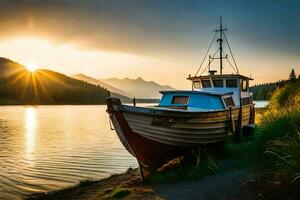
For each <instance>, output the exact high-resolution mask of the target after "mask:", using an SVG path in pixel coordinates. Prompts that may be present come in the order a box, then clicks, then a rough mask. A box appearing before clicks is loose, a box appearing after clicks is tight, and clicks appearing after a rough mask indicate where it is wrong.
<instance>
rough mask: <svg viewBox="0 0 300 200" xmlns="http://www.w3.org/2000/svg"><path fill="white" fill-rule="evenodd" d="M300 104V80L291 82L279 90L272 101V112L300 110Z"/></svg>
mask: <svg viewBox="0 0 300 200" xmlns="http://www.w3.org/2000/svg"><path fill="white" fill-rule="evenodd" d="M299 104H300V79H297V80H294V81H290V83H289V84H286V85H285V86H284V87H282V88H279V89H277V90H276V91H275V92H274V94H273V95H272V98H271V100H270V104H269V105H270V108H271V112H274V111H275V110H282V108H284V109H289V108H292V109H293V108H295V109H299Z"/></svg>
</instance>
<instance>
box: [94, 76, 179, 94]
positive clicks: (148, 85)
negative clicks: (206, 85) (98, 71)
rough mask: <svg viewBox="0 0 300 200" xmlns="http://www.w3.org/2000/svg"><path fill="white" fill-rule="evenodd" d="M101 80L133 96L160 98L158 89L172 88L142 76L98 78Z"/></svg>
mask: <svg viewBox="0 0 300 200" xmlns="http://www.w3.org/2000/svg"><path fill="white" fill-rule="evenodd" d="M99 80H100V81H101V82H103V83H106V84H108V85H111V86H113V87H115V88H118V89H121V90H126V92H128V93H130V94H132V95H133V96H134V97H135V98H148V99H153V98H156V99H157V98H160V93H159V91H162V90H174V88H172V87H170V86H167V85H166V86H164V85H160V84H158V83H156V82H154V81H145V80H143V79H142V78H140V77H139V78H137V79H129V78H124V79H117V78H109V79H99Z"/></svg>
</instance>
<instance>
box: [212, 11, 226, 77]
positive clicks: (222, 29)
mask: <svg viewBox="0 0 300 200" xmlns="http://www.w3.org/2000/svg"><path fill="white" fill-rule="evenodd" d="M226 30H227V28H223V25H222V15H221V16H220V28H219V29H216V30H215V32H220V38H219V39H217V42H219V45H220V47H219V53H220V57H219V58H216V59H220V74H221V75H222V70H223V58H226V59H227V55H226V56H223V44H222V43H223V31H226Z"/></svg>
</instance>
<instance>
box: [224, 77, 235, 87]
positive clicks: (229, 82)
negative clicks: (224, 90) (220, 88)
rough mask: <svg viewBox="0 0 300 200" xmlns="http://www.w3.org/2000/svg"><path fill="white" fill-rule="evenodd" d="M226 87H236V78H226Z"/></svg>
mask: <svg viewBox="0 0 300 200" xmlns="http://www.w3.org/2000/svg"><path fill="white" fill-rule="evenodd" d="M226 87H229V88H236V87H237V80H236V79H226Z"/></svg>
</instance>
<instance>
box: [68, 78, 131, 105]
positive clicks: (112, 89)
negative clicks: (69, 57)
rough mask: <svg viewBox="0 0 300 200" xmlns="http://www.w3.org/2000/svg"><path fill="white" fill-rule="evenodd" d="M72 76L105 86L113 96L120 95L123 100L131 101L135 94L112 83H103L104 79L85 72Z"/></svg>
mask: <svg viewBox="0 0 300 200" xmlns="http://www.w3.org/2000/svg"><path fill="white" fill-rule="evenodd" d="M71 77H72V78H75V79H77V80H81V81H85V82H87V83H90V84H93V85H98V86H100V87H103V88H105V89H107V90H109V91H110V95H111V96H112V97H118V98H120V99H121V101H122V102H131V101H132V100H131V98H132V97H133V95H131V94H129V93H127V92H125V91H123V90H120V89H118V88H115V87H113V86H111V85H108V84H106V83H103V82H102V81H100V80H98V79H95V78H93V77H90V76H87V75H84V74H75V75H73V76H71Z"/></svg>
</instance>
